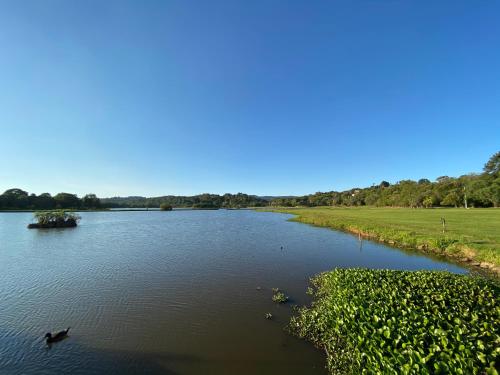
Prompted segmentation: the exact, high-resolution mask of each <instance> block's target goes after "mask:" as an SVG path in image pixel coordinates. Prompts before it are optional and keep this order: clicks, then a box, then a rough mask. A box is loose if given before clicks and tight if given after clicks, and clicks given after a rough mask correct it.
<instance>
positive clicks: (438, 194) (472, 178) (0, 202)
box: [0, 152, 500, 210]
mask: <svg viewBox="0 0 500 375" xmlns="http://www.w3.org/2000/svg"><path fill="white" fill-rule="evenodd" d="M466 204H467V205H468V206H469V207H500V152H497V153H496V154H495V155H493V156H492V157H491V158H490V160H489V161H488V162H487V163H486V164H485V166H484V168H483V173H472V174H467V175H463V176H460V177H456V178H454V177H448V176H441V177H438V178H437V179H436V181H434V182H431V181H429V180H428V179H425V178H422V179H420V180H418V181H413V180H403V181H399V182H398V183H396V184H393V185H391V184H390V183H388V182H387V181H382V182H381V183H380V184H378V185H375V186H371V187H368V188H364V189H361V188H360V189H358V188H356V189H350V190H347V191H342V192H337V191H330V192H326V193H321V192H319V193H315V194H311V195H304V196H301V197H282V198H274V199H272V197H257V196H255V195H248V194H243V193H238V194H224V195H218V194H200V195H194V196H175V195H167V196H162V197H153V198H145V197H135V196H134V197H114V198H102V199H99V198H97V197H96V195H95V194H87V195H85V196H84V197H83V198H78V197H77V196H76V195H75V194H69V193H59V194H57V195H55V196H51V195H50V194H49V193H44V194H40V195H35V194H28V193H27V192H26V191H24V190H21V189H9V190H7V191H5V192H4V193H3V194H2V195H0V209H2V210H52V209H99V208H143V207H151V208H159V207H160V206H161V205H164V206H172V207H186V208H243V207H263V206H268V205H271V206H285V207H294V206H309V207H314V206H365V205H367V206H394V207H436V206H444V207H459V206H464V205H466Z"/></svg>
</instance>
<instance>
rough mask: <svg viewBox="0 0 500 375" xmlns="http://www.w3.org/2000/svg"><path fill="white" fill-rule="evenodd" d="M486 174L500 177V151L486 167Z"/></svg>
mask: <svg viewBox="0 0 500 375" xmlns="http://www.w3.org/2000/svg"><path fill="white" fill-rule="evenodd" d="M483 170H484V172H486V173H488V174H490V175H500V151H498V152H497V153H496V154H494V155H493V156H492V157H491V158H490V160H488V162H487V163H486V164H485V165H484V168H483Z"/></svg>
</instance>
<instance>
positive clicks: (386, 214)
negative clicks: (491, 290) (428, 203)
mask: <svg viewBox="0 0 500 375" xmlns="http://www.w3.org/2000/svg"><path fill="white" fill-rule="evenodd" d="M272 211H276V212H286V213H291V214H295V215H297V216H296V217H295V218H294V219H293V220H295V221H299V222H303V223H307V224H312V225H318V226H324V227H329V228H333V229H339V230H344V231H349V232H354V233H359V232H360V233H362V234H363V235H364V236H368V237H371V238H374V239H377V240H380V241H384V242H389V243H391V244H394V245H398V246H402V247H409V248H416V249H421V250H426V251H432V252H435V253H439V254H442V255H444V256H448V257H453V258H458V259H461V260H465V258H468V260H469V261H472V262H488V263H491V264H494V265H495V266H496V267H500V209H494V208H484V209H479V208H475V209H469V210H466V209H463V208H456V209H455V208H436V209H411V208H388V207H383V208H379V207H346V208H340V207H316V208H280V209H273V210H272ZM441 218H444V219H445V220H446V231H445V233H444V234H443V227H442V225H441Z"/></svg>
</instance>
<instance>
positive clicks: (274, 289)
mask: <svg viewBox="0 0 500 375" xmlns="http://www.w3.org/2000/svg"><path fill="white" fill-rule="evenodd" d="M271 290H272V291H273V292H274V293H278V292H279V291H280V288H272V289H271Z"/></svg>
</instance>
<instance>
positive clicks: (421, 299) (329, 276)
mask: <svg viewBox="0 0 500 375" xmlns="http://www.w3.org/2000/svg"><path fill="white" fill-rule="evenodd" d="M312 282H313V285H314V290H311V293H312V294H314V296H315V302H313V304H312V306H311V307H309V308H302V309H300V310H299V312H298V315H297V316H295V317H293V318H292V320H291V322H290V328H291V330H292V332H294V333H295V334H297V335H298V336H300V337H302V338H305V339H308V340H310V341H312V342H313V343H314V344H316V345H317V346H318V347H320V348H323V349H324V350H325V352H326V354H327V357H328V358H327V361H328V367H329V370H330V372H331V373H332V374H359V373H369V374H371V373H383V374H447V373H454V374H482V373H488V374H497V372H496V370H495V366H498V361H499V359H500V347H499V345H500V326H499V321H500V320H499V319H500V304H499V300H498V298H499V288H498V285H496V284H495V283H494V282H493V281H488V280H485V279H482V278H475V277H470V276H464V275H455V274H451V273H448V272H432V271H418V272H410V271H390V270H368V269H337V270H334V271H331V272H326V273H323V274H321V275H319V276H317V277H316V278H314V279H313V281H312Z"/></svg>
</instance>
